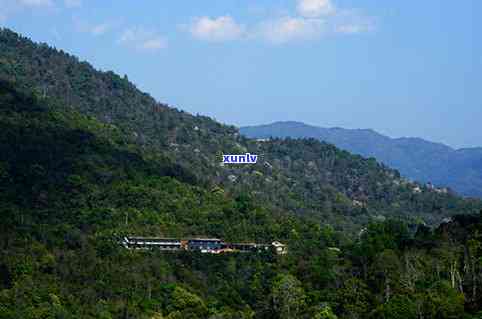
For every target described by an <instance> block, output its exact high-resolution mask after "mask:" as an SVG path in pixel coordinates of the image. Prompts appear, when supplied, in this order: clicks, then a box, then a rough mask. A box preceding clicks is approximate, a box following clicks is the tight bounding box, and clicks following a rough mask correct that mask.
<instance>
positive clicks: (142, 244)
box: [122, 236, 287, 255]
mask: <svg viewBox="0 0 482 319" xmlns="http://www.w3.org/2000/svg"><path fill="white" fill-rule="evenodd" d="M122 245H123V246H124V247H125V248H127V249H136V250H137V249H144V250H145V249H155V250H162V251H180V250H186V251H199V252H201V253H211V254H221V253H231V252H261V251H271V252H273V253H275V254H277V255H284V254H286V253H287V247H286V245H283V244H282V243H280V242H277V241H274V242H272V243H271V244H256V243H226V242H224V241H223V240H221V239H218V238H191V239H174V238H160V237H138V236H129V237H124V238H123V240H122Z"/></svg>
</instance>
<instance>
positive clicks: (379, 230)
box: [0, 81, 482, 319]
mask: <svg viewBox="0 0 482 319" xmlns="http://www.w3.org/2000/svg"><path fill="white" fill-rule="evenodd" d="M59 103H61V102H59V101H57V100H53V99H51V98H42V97H41V96H39V95H38V94H36V93H33V94H32V92H30V91H25V90H23V89H19V88H17V87H15V86H14V85H12V84H11V83H7V82H3V81H0V125H1V127H2V134H0V216H1V220H2V222H1V223H0V318H2V319H3V318H5V319H6V318H8V319H40V318H68V319H81V318H82V319H85V318H105V319H109V318H116V319H117V318H118V319H126V318H128V319H134V318H136V319H137V318H141V319H159V318H168V319H183V318H190V319H213V318H221V319H253V318H254V319H285V318H286V319H288V318H289V319H304V318H320V319H321V318H330V319H336V318H346V319H349V318H373V319H378V318H380V319H382V318H404V319H416V318H421V317H423V318H428V319H436V318H454V319H475V318H480V315H481V313H480V311H481V310H482V309H481V308H480V305H481V304H482V303H481V300H482V293H481V290H480V282H481V281H482V275H481V274H482V267H481V266H480V263H478V262H477V260H479V259H480V258H481V256H482V249H481V247H482V238H481V236H480V233H481V232H482V218H481V215H480V214H474V215H470V216H456V217H454V219H453V220H452V221H450V222H446V223H444V224H442V225H441V226H440V227H439V228H438V229H437V230H435V231H432V230H430V229H429V228H427V227H425V226H423V225H415V224H412V225H407V224H405V223H404V222H402V221H400V220H393V219H389V220H386V221H384V222H380V221H378V222H376V221H374V220H372V221H370V222H369V223H368V224H367V225H366V227H365V228H364V229H363V231H362V232H360V234H359V236H358V237H355V238H354V239H353V240H352V239H350V238H348V237H347V236H345V235H344V234H343V233H342V232H337V231H335V230H334V229H333V227H330V226H323V225H320V224H319V223H318V222H316V221H315V220H310V219H308V218H303V217H300V216H297V215H294V214H290V213H286V212H282V211H278V212H274V211H272V210H271V209H269V208H267V207H266V206H265V205H261V204H260V203H256V202H255V201H253V200H252V199H250V196H249V194H246V193H242V194H240V195H239V196H236V197H231V196H227V195H226V193H223V191H222V190H221V189H220V188H219V187H218V188H215V189H209V188H208V189H206V185H204V184H203V183H202V182H201V181H198V180H196V178H195V177H194V175H193V174H191V173H190V172H189V170H187V169H185V168H182V167H180V166H179V165H177V164H175V163H173V162H171V161H170V160H169V159H168V158H166V157H163V156H160V155H159V154H158V153H153V152H151V151H150V149H145V148H143V147H140V146H139V145H137V144H134V143H130V142H126V136H125V133H123V132H122V131H121V130H119V129H118V128H116V127H115V126H112V125H110V124H105V123H101V122H99V121H97V120H95V119H93V118H91V117H88V116H85V115H82V114H79V113H78V112H77V111H74V110H69V109H67V108H64V107H62V106H61V105H60V104H59ZM268 145H269V147H271V148H273V149H276V152H274V154H273V156H274V157H276V158H277V157H279V156H280V155H281V154H282V153H281V152H283V151H287V150H290V149H291V148H295V149H296V150H297V154H298V155H297V157H295V156H292V158H291V162H290V161H288V160H287V159H285V160H284V162H281V163H280V164H279V165H280V166H285V165H291V166H294V167H297V165H298V164H297V162H298V160H299V158H310V159H312V160H313V161H316V160H318V158H317V157H316V155H318V154H319V152H318V148H322V149H323V152H322V154H323V153H327V152H334V153H337V152H339V153H337V154H338V155H339V158H338V157H337V158H335V159H333V161H335V163H332V164H331V165H333V166H337V165H351V167H350V169H353V170H364V169H366V168H364V167H363V165H367V166H370V165H372V166H376V165H377V164H376V163H375V162H374V161H365V160H360V161H358V164H357V165H358V166H355V164H354V163H352V161H348V160H347V161H343V160H342V158H343V157H345V158H347V159H350V158H351V155H349V154H348V153H346V152H341V151H338V150H337V149H336V148H335V147H333V146H330V145H325V144H320V143H319V142H316V141H314V140H308V141H304V144H299V143H298V142H296V141H292V140H291V141H290V140H287V141H279V140H278V141H276V142H275V143H273V144H268ZM300 145H301V146H303V147H302V148H301V149H300V148H299V146H300ZM325 148H326V149H325ZM266 149H267V150H268V151H270V152H271V150H269V148H268V147H266ZM309 150H311V151H312V152H313V153H310V152H309ZM290 157H291V156H290ZM276 158H273V160H272V161H273V162H275V161H276ZM330 158H331V157H329V156H325V157H324V158H322V159H321V160H324V161H330ZM274 165H278V164H274ZM310 167H311V169H312V170H314V169H315V168H316V165H310ZM327 178H328V177H327ZM330 178H332V179H334V180H336V179H342V180H343V177H342V176H336V175H335V176H332V177H330ZM294 183H296V181H294ZM126 234H136V235H163V236H176V237H184V236H193V235H200V234H203V235H204V236H219V237H222V238H224V239H227V240H231V241H241V242H247V241H259V242H270V241H272V240H274V239H277V240H281V241H282V242H284V243H286V244H288V247H289V253H288V255H285V256H274V255H270V254H265V253H256V254H226V255H219V256H217V255H209V254H199V253H189V252H167V253H166V252H164V253H163V252H159V251H155V250H154V251H129V250H126V249H124V248H123V247H122V246H121V245H120V242H119V239H120V238H121V237H122V236H123V235H126Z"/></svg>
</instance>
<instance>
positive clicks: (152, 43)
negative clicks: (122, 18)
mask: <svg viewBox="0 0 482 319" xmlns="http://www.w3.org/2000/svg"><path fill="white" fill-rule="evenodd" d="M118 42H119V43H120V44H123V45H126V46H129V47H132V48H135V49H137V50H141V51H157V50H160V49H164V48H167V45H168V43H167V40H166V38H164V37H162V36H161V35H159V34H157V33H156V32H154V31H150V30H146V29H144V28H142V27H137V28H129V29H126V30H124V32H123V33H122V35H121V37H120V39H119V41H118Z"/></svg>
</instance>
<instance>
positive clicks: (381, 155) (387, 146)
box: [240, 121, 482, 197]
mask: <svg viewBox="0 0 482 319" xmlns="http://www.w3.org/2000/svg"><path fill="white" fill-rule="evenodd" d="M240 132H241V133H242V134H244V135H245V136H247V137H249V138H270V137H277V138H286V137H291V138H315V139H318V140H321V141H325V142H328V143H332V144H334V145H336V146H337V147H339V148H341V149H344V150H347V151H349V152H351V153H354V154H359V155H362V156H365V157H374V158H376V159H377V160H378V161H380V162H382V163H384V164H386V165H388V166H389V167H393V168H395V169H397V170H399V171H400V173H401V174H402V175H403V176H405V177H407V178H410V179H412V180H416V181H420V182H425V183H428V182H431V183H432V184H434V185H438V186H440V187H450V188H452V189H454V190H455V191H457V192H458V193H460V194H463V195H466V196H476V197H482V148H466V149H458V150H456V149H453V148H451V147H449V146H447V145H444V144H440V143H433V142H429V141H426V140H423V139H420V138H390V137H387V136H384V135H381V134H379V133H377V132H375V131H373V130H366V129H355V130H350V129H343V128H323V127H317V126H312V125H307V124H304V123H300V122H292V121H286V122H275V123H272V124H267V125H258V126H246V127H241V128H240Z"/></svg>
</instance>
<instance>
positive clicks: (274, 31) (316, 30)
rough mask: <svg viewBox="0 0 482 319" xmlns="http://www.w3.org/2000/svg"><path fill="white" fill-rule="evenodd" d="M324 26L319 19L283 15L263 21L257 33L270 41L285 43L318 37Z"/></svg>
mask: <svg viewBox="0 0 482 319" xmlns="http://www.w3.org/2000/svg"><path fill="white" fill-rule="evenodd" d="M325 28H326V23H325V21H323V20H321V19H305V18H302V17H284V18H280V19H277V20H272V21H268V22H264V23H262V24H261V25H260V27H259V31H258V33H259V34H260V35H261V37H262V38H265V39H267V40H268V41H270V42H272V43H278V44H281V43H286V42H290V41H296V40H306V39H312V38H315V37H318V36H319V35H321V34H322V33H323V32H324V31H325Z"/></svg>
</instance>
